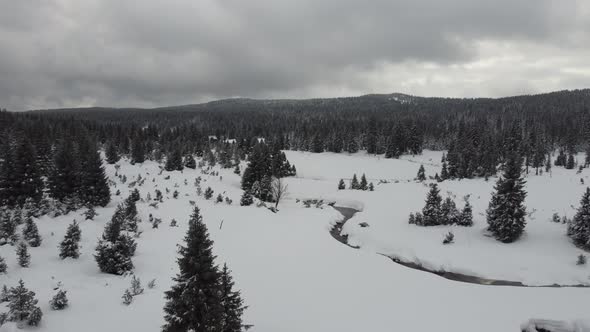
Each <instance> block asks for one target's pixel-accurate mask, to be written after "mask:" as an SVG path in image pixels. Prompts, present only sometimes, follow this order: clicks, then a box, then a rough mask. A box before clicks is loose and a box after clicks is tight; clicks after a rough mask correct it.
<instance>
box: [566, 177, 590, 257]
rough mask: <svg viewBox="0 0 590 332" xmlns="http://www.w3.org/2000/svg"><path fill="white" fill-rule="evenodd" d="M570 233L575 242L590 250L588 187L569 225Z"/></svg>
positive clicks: (589, 191)
mask: <svg viewBox="0 0 590 332" xmlns="http://www.w3.org/2000/svg"><path fill="white" fill-rule="evenodd" d="M568 234H569V236H570V237H571V238H572V240H573V241H574V244H576V245H577V246H579V247H580V248H584V249H586V250H590V188H586V191H585V192H584V195H582V199H581V200H580V206H579V207H578V210H577V212H576V215H575V216H574V218H573V219H572V221H571V223H570V225H569V226H568Z"/></svg>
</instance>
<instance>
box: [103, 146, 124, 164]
mask: <svg viewBox="0 0 590 332" xmlns="http://www.w3.org/2000/svg"><path fill="white" fill-rule="evenodd" d="M105 156H106V159H107V163H109V164H111V165H112V164H115V163H116V162H118V161H119V160H121V156H119V151H117V146H116V145H115V143H114V142H113V141H112V140H111V141H109V142H108V143H107V147H106V150H105Z"/></svg>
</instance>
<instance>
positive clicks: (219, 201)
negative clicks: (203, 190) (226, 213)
mask: <svg viewBox="0 0 590 332" xmlns="http://www.w3.org/2000/svg"><path fill="white" fill-rule="evenodd" d="M222 202H223V196H222V195H221V194H218V195H217V198H216V199H215V203H222Z"/></svg>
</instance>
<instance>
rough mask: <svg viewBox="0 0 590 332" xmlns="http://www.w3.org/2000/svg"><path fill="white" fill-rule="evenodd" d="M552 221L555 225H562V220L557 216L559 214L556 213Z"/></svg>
mask: <svg viewBox="0 0 590 332" xmlns="http://www.w3.org/2000/svg"><path fill="white" fill-rule="evenodd" d="M551 221H553V222H555V223H560V222H561V218H560V217H559V214H557V212H555V213H554V214H553V216H552V217H551Z"/></svg>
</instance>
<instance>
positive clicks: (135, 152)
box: [131, 135, 145, 165]
mask: <svg viewBox="0 0 590 332" xmlns="http://www.w3.org/2000/svg"><path fill="white" fill-rule="evenodd" d="M144 161H145V147H144V145H143V141H142V139H141V136H140V135H136V136H135V137H133V141H132V142H131V165H134V164H136V163H137V164H141V163H143V162H144Z"/></svg>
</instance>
